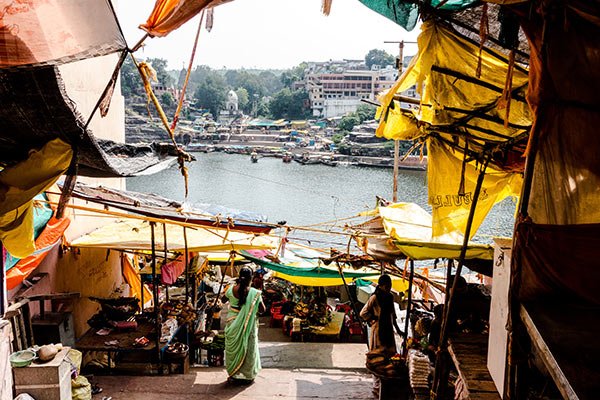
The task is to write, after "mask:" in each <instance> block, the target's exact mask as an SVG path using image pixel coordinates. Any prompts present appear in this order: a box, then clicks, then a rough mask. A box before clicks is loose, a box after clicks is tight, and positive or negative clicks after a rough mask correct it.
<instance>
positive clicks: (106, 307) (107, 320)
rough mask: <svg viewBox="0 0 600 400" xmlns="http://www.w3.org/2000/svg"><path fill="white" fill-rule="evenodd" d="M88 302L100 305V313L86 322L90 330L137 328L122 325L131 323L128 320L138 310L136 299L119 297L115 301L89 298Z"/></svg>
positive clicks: (135, 326) (130, 325)
mask: <svg viewBox="0 0 600 400" xmlns="http://www.w3.org/2000/svg"><path fill="white" fill-rule="evenodd" d="M90 300H93V301H95V302H97V303H100V307H101V310H100V312H98V313H97V314H95V315H94V316H92V318H90V319H89V320H88V325H89V326H91V327H92V328H96V329H102V328H116V329H135V328H137V325H132V324H131V323H127V324H123V323H122V322H133V321H128V320H129V319H130V318H132V317H133V316H134V315H135V313H137V312H138V311H139V310H140V306H139V300H138V299H137V298H136V297H119V298H116V299H102V298H98V297H90Z"/></svg>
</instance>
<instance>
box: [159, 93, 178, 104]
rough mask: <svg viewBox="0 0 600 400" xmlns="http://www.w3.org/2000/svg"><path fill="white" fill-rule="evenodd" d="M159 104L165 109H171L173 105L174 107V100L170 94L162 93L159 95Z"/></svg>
mask: <svg viewBox="0 0 600 400" xmlns="http://www.w3.org/2000/svg"><path fill="white" fill-rule="evenodd" d="M160 103H161V104H162V105H163V106H164V107H167V108H168V107H173V105H175V99H174V98H173V95H172V94H171V93H169V92H164V93H163V94H161V95H160Z"/></svg>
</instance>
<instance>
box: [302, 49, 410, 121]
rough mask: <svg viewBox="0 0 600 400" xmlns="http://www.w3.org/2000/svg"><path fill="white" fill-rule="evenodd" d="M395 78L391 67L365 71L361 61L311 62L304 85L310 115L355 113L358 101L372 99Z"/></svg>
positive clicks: (322, 116)
mask: <svg viewBox="0 0 600 400" xmlns="http://www.w3.org/2000/svg"><path fill="white" fill-rule="evenodd" d="M397 77H398V71H397V70H396V69H395V68H393V67H392V66H389V67H386V68H383V69H377V70H376V69H373V70H367V69H366V67H365V65H364V62H360V61H353V60H345V61H344V62H333V61H329V62H326V63H311V64H310V65H309V67H308V70H307V73H306V77H305V80H304V84H305V87H306V90H307V91H308V94H309V99H310V107H311V109H312V112H313V116H315V117H318V118H332V117H337V116H340V115H345V114H348V113H350V112H354V111H356V108H357V107H358V106H359V105H360V104H361V99H366V100H372V101H373V100H375V98H376V96H377V95H378V94H379V93H380V92H382V91H384V90H387V89H389V88H390V87H392V85H393V84H394V82H395V81H396V78H397Z"/></svg>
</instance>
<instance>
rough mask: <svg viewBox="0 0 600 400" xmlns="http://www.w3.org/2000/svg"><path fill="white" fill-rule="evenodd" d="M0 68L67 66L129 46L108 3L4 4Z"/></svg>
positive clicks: (63, 0)
mask: <svg viewBox="0 0 600 400" xmlns="http://www.w3.org/2000/svg"><path fill="white" fill-rule="evenodd" d="M1 20H2V24H1V28H0V29H1V30H2V34H1V35H0V68H12V67H19V68H23V67H35V66H40V65H49V64H54V65H58V64H62V63H66V62H72V61H76V60H83V59H86V58H90V57H97V56H103V55H106V54H110V53H114V52H117V51H121V50H124V49H126V48H127V44H126V43H125V39H124V38H123V35H122V34H121V31H120V29H119V26H118V24H117V21H116V18H115V15H114V13H113V9H112V6H111V4H110V2H109V1H108V0H45V1H4V2H2V12H1Z"/></svg>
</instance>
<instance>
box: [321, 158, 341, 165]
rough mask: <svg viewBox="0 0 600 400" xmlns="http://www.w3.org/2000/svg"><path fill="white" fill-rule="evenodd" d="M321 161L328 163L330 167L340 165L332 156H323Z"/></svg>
mask: <svg viewBox="0 0 600 400" xmlns="http://www.w3.org/2000/svg"><path fill="white" fill-rule="evenodd" d="M319 161H321V164H323V165H328V166H330V167H335V166H337V165H338V162H337V161H336V160H335V159H334V158H333V157H332V156H323V157H321V158H320V160H319Z"/></svg>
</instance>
